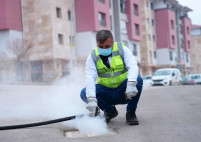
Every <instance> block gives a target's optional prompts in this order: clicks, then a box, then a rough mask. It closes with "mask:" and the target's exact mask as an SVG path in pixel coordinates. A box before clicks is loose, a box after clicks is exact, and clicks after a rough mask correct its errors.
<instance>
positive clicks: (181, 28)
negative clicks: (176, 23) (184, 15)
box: [180, 24, 183, 34]
mask: <svg viewBox="0 0 201 142" xmlns="http://www.w3.org/2000/svg"><path fill="white" fill-rule="evenodd" d="M180 33H181V34H183V26H182V24H180Z"/></svg>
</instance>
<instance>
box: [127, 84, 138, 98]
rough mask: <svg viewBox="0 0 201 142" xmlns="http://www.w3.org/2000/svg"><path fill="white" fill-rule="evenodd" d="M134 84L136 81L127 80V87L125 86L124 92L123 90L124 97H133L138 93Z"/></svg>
mask: <svg viewBox="0 0 201 142" xmlns="http://www.w3.org/2000/svg"><path fill="white" fill-rule="evenodd" d="M136 85H137V82H136V81H128V82H127V88H126V92H125V97H126V98H127V99H132V98H133V97H135V96H136V95H137V94H138V90H137V87H136Z"/></svg>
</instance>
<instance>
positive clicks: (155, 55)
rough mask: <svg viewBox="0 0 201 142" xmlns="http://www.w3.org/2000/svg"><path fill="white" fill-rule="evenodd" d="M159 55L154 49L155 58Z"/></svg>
mask: <svg viewBox="0 0 201 142" xmlns="http://www.w3.org/2000/svg"><path fill="white" fill-rule="evenodd" d="M156 57H157V54H156V51H154V59H156Z"/></svg>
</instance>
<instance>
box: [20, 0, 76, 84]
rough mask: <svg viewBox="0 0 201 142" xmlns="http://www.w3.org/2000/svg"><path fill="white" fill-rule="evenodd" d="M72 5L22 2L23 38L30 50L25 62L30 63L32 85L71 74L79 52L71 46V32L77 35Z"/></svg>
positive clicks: (32, 0)
mask: <svg viewBox="0 0 201 142" xmlns="http://www.w3.org/2000/svg"><path fill="white" fill-rule="evenodd" d="M70 2H71V1H70V0H58V1H52V0H21V7H22V8H21V10H22V17H23V19H22V21H23V39H24V44H25V46H26V47H30V48H29V49H28V52H27V54H26V56H25V59H24V60H26V61H29V62H30V64H29V69H30V73H31V81H32V82H48V81H49V80H52V79H54V78H56V77H61V76H64V75H66V74H68V73H69V62H70V60H71V59H70V58H71V55H72V54H74V53H75V52H74V49H73V48H72V47H71V46H70V35H71V30H70V29H71V28H72V29H73V30H72V35H74V33H75V32H74V27H71V19H70V17H71V12H70V10H71V3H70ZM73 13H74V12H73ZM72 17H74V15H73V16H72ZM72 20H73V24H72V25H75V24H74V19H72ZM73 37H74V36H73ZM73 37H72V39H74V38H73ZM70 48H72V51H71V49H70ZM71 53H72V54H71ZM73 57H74V56H73Z"/></svg>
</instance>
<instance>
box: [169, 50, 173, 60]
mask: <svg viewBox="0 0 201 142" xmlns="http://www.w3.org/2000/svg"><path fill="white" fill-rule="evenodd" d="M169 56H170V61H172V60H173V57H172V51H170V52H169Z"/></svg>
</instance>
